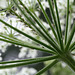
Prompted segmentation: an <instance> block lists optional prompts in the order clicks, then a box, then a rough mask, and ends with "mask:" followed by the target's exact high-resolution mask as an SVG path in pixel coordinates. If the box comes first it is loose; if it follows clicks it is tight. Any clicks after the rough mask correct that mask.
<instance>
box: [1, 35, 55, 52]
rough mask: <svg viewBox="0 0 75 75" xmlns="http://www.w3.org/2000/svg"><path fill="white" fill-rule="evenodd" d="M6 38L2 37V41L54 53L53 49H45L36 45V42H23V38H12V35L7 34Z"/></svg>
mask: <svg viewBox="0 0 75 75" xmlns="http://www.w3.org/2000/svg"><path fill="white" fill-rule="evenodd" d="M2 37H4V39H2V38H0V40H1V41H5V42H8V43H12V44H16V45H20V46H23V47H28V48H32V49H36V50H40V51H45V52H48V53H54V52H53V51H50V50H48V49H45V48H41V47H39V46H36V45H34V44H31V43H28V42H23V41H21V40H18V39H17V40H15V39H13V38H10V37H6V36H3V35H2ZM6 39H8V40H6Z"/></svg>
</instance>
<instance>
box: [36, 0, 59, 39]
mask: <svg viewBox="0 0 75 75" xmlns="http://www.w3.org/2000/svg"><path fill="white" fill-rule="evenodd" d="M37 1H38V3H39V5H40V7H41V10H42V12H43V14H44V16H45V18H46V20H47V22H48V24H49V26H50V28H51V30H52V32H53V34H54V36H55V38H56V40H58V39H57V35H56V32H55V30H54V28H53V27H52V25H51V22H50V19H49V17H48V15H47V13H46V12H45V10H44V8H43V6H42V4H41V2H40V1H39V0H37Z"/></svg>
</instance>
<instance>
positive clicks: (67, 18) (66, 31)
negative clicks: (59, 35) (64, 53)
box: [65, 0, 69, 45]
mask: <svg viewBox="0 0 75 75" xmlns="http://www.w3.org/2000/svg"><path fill="white" fill-rule="evenodd" d="M68 20H69V0H67V16H66V29H65V45H66V43H67V36H68V35H67V33H68Z"/></svg>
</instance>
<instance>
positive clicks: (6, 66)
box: [0, 57, 53, 69]
mask: <svg viewBox="0 0 75 75" xmlns="http://www.w3.org/2000/svg"><path fill="white" fill-rule="evenodd" d="M52 59H53V58H50V57H45V58H41V59H37V60H30V61H25V62H21V63H15V64H9V65H2V66H0V69H6V68H13V67H19V66H25V65H29V64H34V63H38V62H44V61H48V60H52Z"/></svg>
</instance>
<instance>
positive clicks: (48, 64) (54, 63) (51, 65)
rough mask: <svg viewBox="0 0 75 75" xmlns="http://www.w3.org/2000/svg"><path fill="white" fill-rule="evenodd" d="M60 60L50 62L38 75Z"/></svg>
mask: <svg viewBox="0 0 75 75" xmlns="http://www.w3.org/2000/svg"><path fill="white" fill-rule="evenodd" d="M57 62H58V61H57V60H55V61H53V62H52V63H50V64H48V65H47V66H46V67H44V68H43V69H42V70H40V71H39V72H38V73H37V74H36V75H41V74H42V73H44V72H45V71H47V70H48V69H50V68H51V67H53V66H54V65H55V64H56V63H57Z"/></svg>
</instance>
